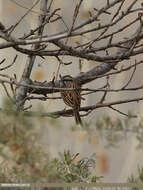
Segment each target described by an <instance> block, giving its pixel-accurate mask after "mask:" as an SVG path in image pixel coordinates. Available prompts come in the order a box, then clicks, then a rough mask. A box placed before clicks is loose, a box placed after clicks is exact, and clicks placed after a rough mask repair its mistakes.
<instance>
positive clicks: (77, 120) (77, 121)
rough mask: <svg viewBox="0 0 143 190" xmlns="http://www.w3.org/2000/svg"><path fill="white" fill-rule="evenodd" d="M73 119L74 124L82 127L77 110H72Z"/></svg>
mask: <svg viewBox="0 0 143 190" xmlns="http://www.w3.org/2000/svg"><path fill="white" fill-rule="evenodd" d="M74 117H75V122H76V124H80V125H81V126H82V125H83V124H82V120H81V118H80V115H79V111H78V110H74Z"/></svg>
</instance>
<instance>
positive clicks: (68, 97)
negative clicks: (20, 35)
mask: <svg viewBox="0 0 143 190" xmlns="http://www.w3.org/2000/svg"><path fill="white" fill-rule="evenodd" d="M61 81H62V88H73V90H63V91H61V98H62V99H63V101H64V103H65V104H66V105H68V106H69V107H71V108H72V109H73V114H74V117H75V122H76V124H80V125H82V121H81V118H80V114H79V109H80V105H81V99H82V98H81V86H80V85H79V84H78V83H77V81H76V80H75V79H74V78H73V77H72V76H70V75H65V76H63V77H61Z"/></svg>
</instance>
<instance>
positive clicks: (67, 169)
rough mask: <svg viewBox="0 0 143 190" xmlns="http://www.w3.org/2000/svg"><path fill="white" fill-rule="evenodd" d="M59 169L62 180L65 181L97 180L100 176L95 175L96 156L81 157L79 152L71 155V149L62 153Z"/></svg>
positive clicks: (58, 163) (58, 162) (58, 164)
mask: <svg viewBox="0 0 143 190" xmlns="http://www.w3.org/2000/svg"><path fill="white" fill-rule="evenodd" d="M60 157H61V159H60V160H59V161H57V169H58V172H59V174H60V176H61V179H62V181H65V182H88V183H89V182H96V181H97V179H99V177H97V176H95V175H93V173H92V170H91V169H93V168H95V158H83V159H80V158H79V154H78V153H77V154H75V155H71V153H70V152H69V151H65V152H64V154H60Z"/></svg>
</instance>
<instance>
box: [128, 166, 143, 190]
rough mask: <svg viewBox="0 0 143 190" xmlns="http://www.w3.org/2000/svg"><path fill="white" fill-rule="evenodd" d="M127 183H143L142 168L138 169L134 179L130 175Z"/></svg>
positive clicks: (136, 189) (136, 188) (135, 188)
mask: <svg viewBox="0 0 143 190" xmlns="http://www.w3.org/2000/svg"><path fill="white" fill-rule="evenodd" d="M127 182H129V183H143V167H141V168H140V167H138V176H137V177H135V176H133V175H131V176H130V177H129V178H128V181H127ZM132 190H140V188H139V187H133V188H132Z"/></svg>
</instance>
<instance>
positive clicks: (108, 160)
mask: <svg viewBox="0 0 143 190" xmlns="http://www.w3.org/2000/svg"><path fill="white" fill-rule="evenodd" d="M34 2H35V1H34V0H30V1H29V0H22V1H20V0H1V1H0V18H1V22H2V23H3V24H4V25H5V26H7V27H10V26H11V25H12V24H15V23H16V22H17V21H18V20H19V19H20V18H21V17H22V16H23V15H24V14H25V12H26V11H27V9H28V8H29V7H31V6H32V5H33V3H34ZM76 3H77V1H76V0H73V1H67V0H56V1H54V3H53V6H52V9H53V10H54V8H58V7H60V8H61V14H62V17H63V19H64V21H65V23H66V24H67V25H68V26H70V25H71V23H72V19H71V18H72V15H73V10H74V7H75V5H76ZM105 3H106V1H105V0H100V1H98V0H96V3H95V0H85V1H84V3H83V5H82V13H81V14H80V18H79V20H84V19H86V18H88V16H89V10H90V9H91V8H93V7H96V8H97V9H99V8H100V7H101V6H103V4H105ZM140 3H141V1H140V0H139V1H138V2H137V3H136V7H137V8H138V7H140ZM127 4H128V1H126V3H125V5H124V8H126V5H127ZM111 11H113V12H114V10H111ZM38 13H39V4H37V6H36V7H35V8H34V9H33V10H32V11H31V12H30V14H28V15H27V16H26V17H25V18H24V19H23V20H22V22H21V23H20V24H19V25H18V26H17V27H16V29H15V31H14V32H13V35H14V36H15V37H21V36H23V35H24V34H25V33H27V32H28V31H29V28H31V29H33V28H34V27H36V26H37V18H38ZM133 18H134V15H133V14H132V16H130V17H128V18H127V20H124V21H122V22H127V23H128V22H129V21H130V20H132V19H133ZM107 19H108V18H107V17H106V16H105V17H103V18H102V22H105V23H106V22H107ZM122 22H120V24H121V26H122ZM123 24H124V23H123ZM50 26H51V27H50ZM63 27H64V26H63V23H62V22H57V24H54V26H53V25H52V24H51V25H50V24H49V25H48V28H47V29H46V30H47V31H48V34H51V33H55V32H57V31H59V32H60V31H62V29H63ZM87 27H88V26H87ZM119 27H120V26H119ZM134 27H137V25H136V26H133V29H132V30H131V29H130V30H129V31H124V32H122V34H121V35H120V38H121V39H122V38H124V37H128V36H129V35H131V34H133V33H134ZM89 28H90V26H89ZM45 32H46V31H45ZM88 35H89V36H88V38H90V37H92V35H94V33H90V34H88ZM90 35H91V36H90ZM95 35H98V34H95ZM88 38H85V39H83V38H81V39H80V37H74V38H72V39H73V41H77V40H81V41H82V42H83V41H84V42H86V41H88ZM0 42H2V40H1V39H0ZM103 43H104V42H103ZM113 52H115V53H116V49H115V50H113ZM113 52H112V53H113ZM15 54H18V58H17V60H16V63H15V64H14V66H13V67H11V68H10V69H8V70H6V74H9V75H10V76H13V75H14V74H16V76H17V78H18V79H20V77H21V75H22V72H23V69H24V66H25V63H26V58H27V56H26V55H22V54H20V53H17V52H16V51H14V50H13V49H12V48H8V49H1V51H0V60H2V59H3V58H6V64H7V65H8V64H10V63H11V62H12V60H13V58H14V56H15ZM140 58H141V56H138V57H137V59H140ZM134 60H135V58H133V59H132V60H127V61H125V63H124V64H130V63H131V62H133V61H134ZM63 61H67V62H68V61H72V62H74V67H73V64H72V65H71V66H68V67H65V66H61V68H60V74H62V75H64V74H70V75H72V76H76V75H78V74H79V72H80V70H79V64H78V63H79V62H78V59H77V58H73V57H67V56H66V57H63ZM98 64H99V63H96V62H93V61H87V60H82V72H86V71H88V70H89V69H91V68H93V67H95V66H96V65H98ZM122 64H123V63H121V64H120V65H119V67H121V65H122ZM57 67H58V61H57V59H55V58H53V57H45V59H41V58H39V57H37V58H36V62H35V65H34V67H33V71H32V76H31V79H32V80H36V81H45V80H46V81H50V80H52V78H53V76H54V75H55V72H56V71H57ZM142 72H143V69H142V68H141V67H139V69H138V71H137V74H136V75H135V77H134V81H133V83H132V85H133V86H134V85H137V84H140V82H141V81H142ZM3 73H4V71H3ZM130 74H131V73H130V72H128V75H129V76H130ZM128 75H127V72H124V73H121V74H119V75H116V76H114V77H111V78H110V84H111V85H112V88H118V87H121V86H122V85H123V84H124V82H125V81H127V79H128V77H129V76H128ZM104 84H105V79H97V80H95V81H93V82H91V83H89V84H87V85H86V87H91V88H95V87H101V86H103V85H104ZM52 96H54V95H52ZM100 96H101V94H100V93H97V95H96V94H93V95H90V96H86V100H85V101H84V102H83V103H82V105H83V106H84V105H92V104H96V102H98V100H99V99H100ZM136 96H137V94H136V93H135V92H134V93H132V94H130V92H129V93H126V94H122V93H112V94H111V93H110V96H107V99H106V101H107V102H108V101H115V100H119V99H122V97H123V98H131V97H132V98H133V97H136ZM4 97H6V94H5V91H4V90H1V93H0V103H1V105H2V103H3V98H4ZM111 97H112V99H111ZM31 101H32V100H31ZM31 103H32V110H34V109H35V108H37V107H39V106H43V107H44V108H43V111H45V112H46V111H47V112H50V111H57V110H62V109H64V107H65V106H64V104H63V103H62V101H61V100H47V101H44V102H40V101H38V100H36V101H32V102H28V103H27V104H28V105H30V104H31ZM33 103H34V104H33ZM142 107H143V106H142V103H140V104H137V103H131V104H125V105H119V106H116V108H118V109H120V110H122V111H123V112H128V110H132V111H133V112H134V113H137V114H138V116H139V118H138V119H134V120H133V125H136V124H137V123H138V122H139V120H140V118H141V116H142ZM105 114H107V115H108V116H109V117H110V118H112V119H113V121H114V120H116V118H120V119H121V121H123V122H124V120H125V117H124V116H122V115H120V114H119V113H117V112H116V113H115V112H114V111H111V110H109V109H108V108H102V109H99V110H95V111H93V112H92V113H91V114H90V115H89V116H87V117H85V119H83V120H85V121H86V122H87V123H91V127H90V128H91V129H90V130H87V129H86V128H85V129H81V128H80V127H77V128H76V129H75V127H74V119H73V118H66V117H65V118H60V119H57V121H56V122H57V123H56V124H55V126H54V124H51V123H47V125H46V127H45V126H44V128H42V129H41V131H42V132H43V139H42V141H40V142H39V143H41V144H42V146H44V147H45V151H47V152H48V153H49V154H50V156H51V157H52V158H54V157H56V156H58V153H59V152H63V151H64V150H67V149H68V150H70V151H71V152H72V153H77V152H78V153H80V157H88V156H91V155H92V154H94V153H95V154H96V172H97V174H98V175H100V176H103V177H104V178H103V181H104V182H125V181H126V179H127V178H128V176H129V175H131V174H136V172H137V167H138V166H140V165H141V164H142V162H143V156H142V155H143V152H142V150H141V149H139V150H138V149H136V147H137V144H138V141H137V139H136V138H135V135H134V134H129V135H128V138H126V140H123V141H121V142H120V143H119V146H118V147H115V148H113V147H110V148H107V146H106V142H105V139H104V137H101V136H100V135H99V134H98V133H97V131H96V121H97V119H99V118H100V117H102V116H103V115H105ZM59 123H60V125H59Z"/></svg>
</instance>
